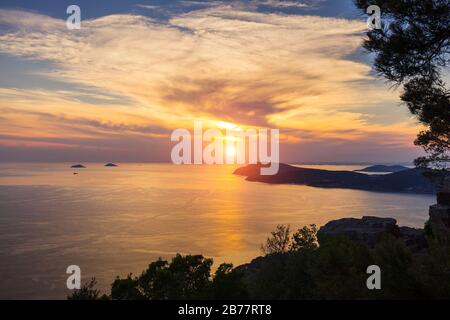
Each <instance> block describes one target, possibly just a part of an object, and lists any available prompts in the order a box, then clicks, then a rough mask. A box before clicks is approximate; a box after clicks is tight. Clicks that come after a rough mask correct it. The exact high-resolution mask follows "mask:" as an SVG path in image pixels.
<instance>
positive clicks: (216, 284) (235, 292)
mask: <svg viewBox="0 0 450 320" xmlns="http://www.w3.org/2000/svg"><path fill="white" fill-rule="evenodd" d="M243 278H244V273H243V272H242V271H240V270H236V269H233V265H232V264H230V263H222V264H221V265H220V266H219V268H217V270H216V273H215V276H214V281H213V283H212V292H213V297H214V299H218V300H220V299H239V300H242V299H248V293H247V288H246V286H245V284H244V281H243Z"/></svg>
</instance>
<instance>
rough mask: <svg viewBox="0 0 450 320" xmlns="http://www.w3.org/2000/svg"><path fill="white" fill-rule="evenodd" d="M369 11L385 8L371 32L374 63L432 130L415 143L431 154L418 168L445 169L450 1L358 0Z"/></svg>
mask: <svg viewBox="0 0 450 320" xmlns="http://www.w3.org/2000/svg"><path fill="white" fill-rule="evenodd" d="M355 4H356V6H357V7H358V8H360V9H361V10H362V11H363V12H364V13H366V10H367V8H368V7H369V6H370V5H377V6H379V7H380V9H381V15H382V28H381V29H373V30H369V31H368V32H367V39H366V40H365V42H364V47H365V48H366V49H367V50H368V51H369V52H372V53H374V54H375V61H374V68H375V70H376V71H377V72H378V73H379V75H381V76H383V77H385V78H386V79H387V80H388V81H389V82H391V83H393V84H394V85H396V86H401V85H403V93H402V95H401V99H402V101H403V102H404V103H405V104H406V105H407V107H408V108H409V110H410V111H411V113H412V114H413V115H414V116H415V117H416V118H417V119H418V120H419V122H420V123H421V124H423V125H424V126H425V127H426V129H425V130H424V131H422V132H420V133H419V134H418V137H417V139H416V140H415V144H416V145H418V146H421V147H423V148H424V150H425V151H426V153H427V156H426V157H420V158H418V159H416V160H415V164H416V166H418V167H425V168H430V169H433V170H434V171H438V172H441V173H444V175H445V174H446V173H447V172H448V165H449V162H450V142H449V136H450V92H449V90H448V89H447V88H446V86H445V83H444V81H443V80H442V74H443V73H444V72H445V68H446V67H447V66H448V63H449V61H450V60H449V58H450V0H355Z"/></svg>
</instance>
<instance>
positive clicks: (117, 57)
mask: <svg viewBox="0 0 450 320" xmlns="http://www.w3.org/2000/svg"><path fill="white" fill-rule="evenodd" d="M70 4H78V5H79V6H80V7H81V14H82V29H81V30H68V29H67V28H66V24H65V19H66V17H67V15H66V13H65V10H66V8H67V6H68V5H70ZM365 19H366V17H365V16H362V15H360V14H359V13H358V12H357V11H356V9H355V8H354V7H353V6H352V4H351V0H348V1H347V0H335V1H331V0H328V1H326V0H316V1H277V0H255V1H208V2H205V1H139V0H136V1H128V0H127V1H120V4H117V3H115V1H114V2H113V1H84V0H83V1H81V0H80V1H4V0H2V2H1V4H0V70H1V75H0V161H35V160H36V161H73V162H81V161H118V162H120V161H133V162H141V161H170V148H171V142H170V133H171V132H172V131H173V130H174V129H176V128H187V129H192V126H193V121H194V120H198V119H201V120H203V121H204V122H205V123H206V124H207V125H210V126H218V125H220V123H221V122H227V123H234V124H236V125H238V126H241V127H255V128H260V127H263V128H279V129H280V134H281V160H282V161H283V162H352V163H356V162H383V163H385V162H404V161H411V160H412V159H413V158H414V157H416V156H418V155H419V154H420V149H418V148H416V147H414V146H413V140H414V137H415V135H416V134H417V132H418V131H419V130H420V127H419V126H418V125H417V123H416V122H415V121H414V120H413V119H412V118H411V116H410V115H409V114H408V111H407V109H406V107H404V106H401V105H400V100H399V98H398V96H399V91H398V90H395V89H394V88H390V87H389V85H388V84H386V83H385V82H384V81H383V80H382V79H378V78H376V77H375V75H374V74H373V71H372V70H371V65H370V62H371V60H370V59H371V57H370V56H369V55H368V54H367V53H365V52H364V51H363V50H362V48H361V43H362V39H363V33H364V31H365V30H366V28H367V26H366V22H365Z"/></svg>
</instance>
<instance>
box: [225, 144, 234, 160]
mask: <svg viewBox="0 0 450 320" xmlns="http://www.w3.org/2000/svg"><path fill="white" fill-rule="evenodd" d="M225 152H226V154H227V157H228V158H234V157H235V156H236V146H234V144H229V145H227V147H226V150H225Z"/></svg>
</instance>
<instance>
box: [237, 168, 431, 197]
mask: <svg viewBox="0 0 450 320" xmlns="http://www.w3.org/2000/svg"><path fill="white" fill-rule="evenodd" d="M261 166H262V165H261V164H249V165H246V166H244V167H241V168H238V169H236V170H235V171H234V174H235V175H239V176H245V177H247V178H246V180H248V181H257V182H264V183H270V184H300V185H307V186H311V187H321V188H348V189H358V190H367V191H379V192H405V193H424V194H434V193H436V183H434V182H433V181H431V180H430V179H428V178H426V177H424V175H423V171H422V170H419V169H406V170H402V171H399V172H395V173H389V174H386V175H368V174H364V173H359V172H354V171H329V170H321V169H309V168H301V167H294V166H291V165H287V164H282V163H281V164H280V169H279V171H278V173H277V174H276V175H273V176H263V175H261V174H260V167H261Z"/></svg>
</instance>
